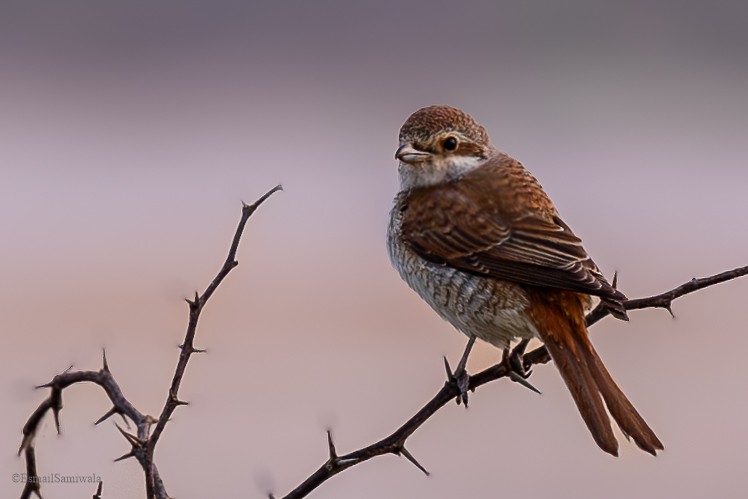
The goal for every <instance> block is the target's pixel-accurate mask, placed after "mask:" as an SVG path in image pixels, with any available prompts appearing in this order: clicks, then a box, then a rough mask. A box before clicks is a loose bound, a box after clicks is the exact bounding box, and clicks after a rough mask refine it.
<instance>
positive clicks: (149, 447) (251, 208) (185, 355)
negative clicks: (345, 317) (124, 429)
mask: <svg viewBox="0 0 748 499" xmlns="http://www.w3.org/2000/svg"><path fill="white" fill-rule="evenodd" d="M282 189H283V187H282V186H281V185H276V186H275V187H273V188H272V189H270V190H269V191H268V192H266V193H265V194H264V195H263V196H262V197H261V198H260V199H258V200H257V201H255V202H254V203H252V204H246V203H244V204H243V205H242V217H241V219H240V220H239V225H238V226H237V227H236V232H235V233H234V239H233V240H232V241H231V247H230V248H229V254H228V255H227V256H226V260H225V261H224V262H223V265H222V266H221V269H220V270H219V271H218V274H217V275H216V277H215V278H214V279H213V281H211V283H210V284H209V285H208V287H207V288H206V289H205V291H204V292H203V294H202V295H198V294H197V293H195V297H194V298H193V299H192V300H187V303H188V304H189V307H190V320H189V323H188V324H187V333H186V334H185V338H184V342H183V343H182V345H181V347H180V349H181V352H180V354H179V361H178V362H177V367H176V370H175V371H174V377H173V378H172V381H171V387H170V388H169V394H168V396H167V397H166V403H165V404H164V408H163V409H162V410H161V415H160V416H159V418H158V422H157V423H156V427H155V428H154V430H153V434H152V435H151V437H150V438H149V439H148V441H147V442H146V444H145V449H146V450H145V454H146V462H148V463H153V453H154V451H155V450H156V444H157V443H158V440H159V438H160V437H161V434H162V433H163V431H164V428H165V427H166V423H168V422H169V418H171V415H172V413H173V412H174V410H175V409H176V408H177V407H179V406H180V405H186V404H187V402H184V401H182V400H179V396H178V395H179V386H180V385H181V384H182V377H183V376H184V370H185V369H186V368H187V362H189V360H190V357H191V356H192V354H193V353H198V352H200V350H198V349H196V348H195V347H194V340H195V332H196V331H197V322H198V320H199V319H200V313H201V312H202V310H203V307H204V306H205V304H206V303H207V302H208V300H209V299H210V297H211V296H213V293H214V292H215V290H216V289H217V288H218V286H219V285H220V284H221V282H223V280H224V279H225V278H226V276H227V275H229V272H231V270H233V268H234V267H236V266H237V265H239V262H238V261H237V260H236V251H237V249H238V248H239V241H240V240H241V238H242V234H243V233H244V226H245V225H246V224H247V220H249V217H251V216H252V214H253V213H254V212H255V210H257V208H258V207H259V206H260V205H261V204H262V203H263V202H265V200H266V199H267V198H269V197H270V196H271V195H273V194H274V193H275V192H277V191H280V190H282ZM156 479H157V476H156V475H155V474H153V473H151V471H150V469H146V489H147V492H148V497H149V498H150V497H153V491H155V490H156V485H157V484H156V483H155V481H156Z"/></svg>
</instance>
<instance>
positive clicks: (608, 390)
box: [533, 292, 663, 456]
mask: <svg viewBox="0 0 748 499" xmlns="http://www.w3.org/2000/svg"><path fill="white" fill-rule="evenodd" d="M544 298H546V299H545V300H535V303H534V305H533V312H534V313H533V318H534V319H535V322H536V324H537V325H538V332H539V334H540V336H541V339H542V340H543V342H544V343H545V346H546V348H547V349H548V352H549V353H550V355H551V358H552V359H553V361H554V363H555V364H556V366H557V367H558V370H559V372H560V373H561V377H562V378H563V379H564V382H565V383H566V386H567V387H568V388H569V391H570V392H571V395H572V397H573V398H574V402H575V403H576V404H577V408H578V409H579V412H580V413H581V415H582V419H584V422H585V423H586V424H587V427H588V428H589V429H590V432H591V433H592V437H593V438H594V439H595V442H597V445H599V446H600V448H601V449H603V450H604V451H605V452H608V453H610V454H613V455H614V456H617V455H618V441H617V440H616V438H615V436H614V435H613V430H612V429H611V425H610V418H609V417H608V414H607V413H606V411H605V407H604V406H603V401H604V402H605V406H607V408H608V411H610V414H611V415H612V416H613V419H615V421H616V423H618V426H619V427H620V428H621V431H622V432H623V433H624V435H626V437H630V438H633V440H634V442H635V443H636V445H638V446H639V448H641V449H642V450H645V451H647V452H649V453H650V454H652V455H656V453H657V451H658V450H662V449H663V445H662V442H660V440H659V439H658V438H657V435H655V434H654V432H653V431H652V429H651V428H650V427H649V425H647V423H646V421H644V419H643V418H642V417H641V416H640V415H639V413H638V412H637V410H636V409H635V408H634V406H633V405H632V404H631V402H629V400H628V399H627V398H626V395H624V393H623V392H622V391H621V389H620V388H618V385H616V383H615V381H613V378H612V377H611V375H610V373H609V372H608V370H607V369H606V368H605V365H603V362H602V360H600V357H599V356H598V355H597V352H596V351H595V349H594V348H593V346H592V343H590V340H589V337H588V336H587V330H586V328H585V326H584V314H583V308H582V307H581V305H580V302H579V300H578V299H577V297H576V296H574V295H573V294H571V293H566V292H563V295H556V296H554V297H553V298H552V299H550V300H548V299H547V298H548V297H547V296H545V297H544ZM577 309H578V310H577Z"/></svg>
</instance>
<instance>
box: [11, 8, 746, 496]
mask: <svg viewBox="0 0 748 499" xmlns="http://www.w3.org/2000/svg"><path fill="white" fill-rule="evenodd" d="M746 5H747V4H746V3H745V2H718V3H714V4H709V5H708V6H707V5H703V6H702V4H700V3H698V2H670V3H653V4H644V3H641V4H639V5H638V6H619V7H615V6H613V5H608V4H606V5H601V4H599V3H597V2H585V1H574V2H564V4H563V6H561V5H560V4H559V5H557V3H556V2H521V3H520V2H502V3H498V2H490V1H484V2H460V3H454V2H420V3H419V2H405V3H401V2H391V1H381V2H377V3H376V4H374V3H370V4H367V5H357V6H353V5H351V4H350V3H349V2H342V1H339V2H333V1H325V2H300V1H292V2H282V3H281V2H239V1H236V2H195V1H182V2H167V1H161V2H157V3H155V4H154V3H153V2H127V5H125V3H124V2H123V3H120V4H114V3H107V4H105V5H102V4H101V3H100V2H84V1H73V2H48V5H45V4H44V3H40V2H33V3H30V2H24V3H21V2H18V3H13V4H11V3H5V4H4V5H3V6H2V7H0V60H1V61H2V64H0V82H1V83H0V85H1V88H2V92H0V109H2V115H0V168H1V174H0V224H1V225H2V227H3V234H4V235H3V239H2V256H3V258H2V262H3V263H2V265H1V266H0V276H1V278H2V287H0V329H2V338H3V346H2V349H1V350H0V352H2V353H0V379H1V380H2V382H1V384H0V407H1V409H0V469H2V474H1V476H0V496H2V497H16V496H17V495H18V494H19V492H20V490H21V487H20V486H19V485H18V484H14V483H13V482H12V480H11V476H12V473H14V472H21V471H22V470H23V461H22V459H20V458H17V457H16V456H15V451H16V449H17V448H18V445H19V443H20V441H21V428H22V426H23V424H24V422H25V420H26V418H27V417H28V415H29V414H30V413H31V412H32V411H33V410H34V409H35V408H36V406H37V404H38V403H39V402H40V401H41V400H42V397H43V396H44V393H42V392H38V391H34V390H33V389H32V387H33V385H35V384H39V383H43V382H46V381H49V380H50V379H51V378H52V376H54V375H55V374H56V373H59V372H61V371H62V370H64V369H65V368H67V367H68V366H69V365H70V364H71V363H72V364H73V365H74V366H75V368H77V369H97V368H99V366H100V355H101V347H102V346H105V347H106V348H107V353H108V357H109V361H110V365H111V368H112V370H113V372H114V374H115V375H116V377H117V379H118V381H119V383H120V385H121V386H122V388H123V390H124V391H125V393H126V395H127V396H128V397H129V398H130V400H131V401H132V402H133V403H134V404H136V406H138V407H139V408H140V409H141V410H142V411H144V412H148V413H150V414H154V415H155V414H158V412H159V411H160V409H161V406H162V404H163V402H164V399H165V396H166V390H167V387H168V384H169V381H170V378H171V375H172V373H173V369H174V366H175V363H176V359H177V354H178V352H177V349H176V345H177V344H179V343H180V341H181V338H182V337H183V334H184V328H185V325H186V316H187V309H186V306H185V304H184V302H183V301H182V299H183V298H184V297H186V296H189V295H191V294H192V293H193V291H194V290H195V289H200V290H202V289H204V287H205V285H206V284H207V283H208V281H209V280H210V279H211V278H212V277H213V275H214V273H215V271H216V270H217V269H218V267H219V265H220V263H221V261H222V259H223V258H224V256H225V252H226V249H227V247H228V243H229V240H230V237H231V234H232V231H233V230H234V227H235V224H236V222H237V220H238V218H239V209H240V201H241V200H245V201H253V200H254V199H255V198H256V197H258V196H259V195H260V194H262V193H263V192H264V191H266V190H267V189H269V188H270V187H272V186H273V185H275V184H276V183H278V182H282V183H283V185H284V187H285V189H286V190H285V191H284V192H282V193H279V194H276V195H275V196H274V197H273V198H272V199H271V200H269V201H268V202H267V204H266V205H264V206H263V207H262V208H261V209H260V211H259V212H258V213H257V214H256V215H255V217H254V218H253V219H252V220H251V221H250V224H249V227H248V230H247V233H246V236H245V239H244V241H243V243H242V246H241V248H240V251H239V261H240V266H239V267H238V268H237V269H236V270H235V271H234V273H232V275H231V276H230V277H229V279H228V280H227V281H226V282H225V284H224V285H223V286H222V287H221V289H219V291H218V293H217V294H216V295H215V297H214V298H213V301H211V302H210V304H209V306H208V308H207V309H206V310H205V313H204V316H203V319H202V322H201V325H200V326H201V327H200V329H199V332H198V338H197V346H198V347H204V348H208V350H209V353H208V354H207V355H204V356H200V357H197V358H195V359H194V360H193V361H192V362H191V364H190V366H189V368H188V372H187V375H186V377H185V380H184V384H183V389H182V396H183V398H185V399H187V400H189V401H190V402H191V405H190V406H189V407H188V408H181V409H179V410H178V411H177V412H176V415H175V417H174V420H173V422H172V423H171V424H170V425H169V426H168V427H167V431H166V433H165V435H164V438H163V439H162V441H161V444H160V446H159V448H158V451H157V460H158V464H159V466H160V470H161V473H162V476H163V478H164V480H165V482H166V484H167V488H168V491H169V492H170V493H171V494H172V495H174V496H176V497H180V498H193V497H194V498H198V497H219V496H221V497H263V496H264V494H266V493H267V492H268V491H273V492H274V493H275V494H276V495H277V496H278V497H280V496H282V495H283V494H285V493H286V492H288V491H289V490H290V489H291V488H292V487H294V486H296V485H297V484H298V483H300V482H301V481H302V480H303V479H304V478H305V477H306V476H307V475H308V474H310V473H311V472H312V471H314V470H315V469H316V468H317V467H318V466H319V465H320V464H321V463H322V462H323V461H324V459H325V457H326V444H325V436H324V430H325V428H327V427H331V428H332V429H333V431H334V434H335V441H336V443H337V445H338V449H339V451H340V452H341V453H345V452H348V451H351V450H353V449H355V448H358V447H360V446H362V445H365V444H368V443H370V442H373V441H374V440H376V439H378V438H380V437H382V436H384V435H386V434H388V433H389V432H391V431H392V430H394V429H395V428H396V427H397V426H399V425H400V424H401V423H402V422H403V421H405V420H406V419H407V418H408V417H410V415H411V414H413V413H414V412H415V411H416V410H417V409H418V408H419V407H420V406H421V405H422V404H423V403H424V402H425V401H426V400H428V399H429V398H430V397H431V396H432V395H433V394H434V393H435V392H436V390H438V389H439V387H440V386H441V385H442V383H443V382H444V374H443V367H442V361H441V356H442V355H444V354H446V355H448V356H449V358H450V359H454V360H455V361H456V359H457V357H458V356H459V354H460V353H461V351H462V348H463V346H464V342H465V339H464V338H463V337H462V336H461V335H458V334H456V333H455V332H454V331H453V330H451V328H450V326H449V325H448V324H446V323H444V322H442V321H441V320H440V319H439V318H438V317H437V316H436V315H435V314H434V313H433V312H431V311H430V310H429V309H428V308H427V306H426V305H425V304H423V303H422V302H420V300H419V299H418V298H417V297H416V296H415V294H413V293H412V292H410V291H409V290H408V289H407V287H406V286H405V285H404V284H403V283H401V282H400V280H399V278H398V277H397V276H396V274H395V272H394V271H392V270H391V269H390V266H389V263H388V261H387V257H386V252H385V246H384V231H385V226H386V221H387V216H388V211H389V208H390V205H391V199H392V197H393V195H394V194H395V192H396V189H397V179H396V165H395V161H394V159H393V153H394V150H395V147H396V139H397V130H398V128H399V126H400V125H401V123H402V122H403V121H404V120H405V118H406V117H407V116H408V115H409V114H410V113H411V112H412V111H413V110H415V109H417V108H419V107H421V106H424V105H429V104H433V103H449V104H452V105H456V106H459V107H462V108H464V109H465V110H467V111H469V112H471V113H472V114H474V116H475V117H476V118H477V119H478V120H480V121H481V122H482V123H483V124H485V125H486V127H487V128H488V130H489V132H490V134H491V136H492V139H493V142H494V143H495V144H496V145H497V146H498V147H500V148H502V149H504V150H506V151H507V152H509V153H510V154H512V155H514V156H515V157H517V158H519V159H521V160H522V161H523V162H524V163H525V165H527V166H528V167H529V168H530V169H531V170H532V171H533V172H534V173H535V174H536V175H537V176H538V177H539V179H540V180H541V182H542V183H543V185H544V186H545V188H546V190H547V191H548V192H549V193H550V194H551V196H552V197H553V198H554V200H555V202H556V204H557V206H558V207H559V210H560V211H561V213H562V215H563V216H564V218H565V220H566V221H567V222H568V223H569V224H570V225H571V226H572V227H573V228H574V230H575V231H576V232H577V233H578V234H580V235H581V237H582V238H583V239H584V240H585V245H586V247H587V249H588V250H589V251H590V253H591V254H592V255H594V257H595V260H596V261H597V262H598V264H599V265H600V266H601V267H602V268H603V269H604V271H605V272H607V273H608V274H612V272H613V271H614V270H618V271H619V272H620V286H621V288H622V289H623V290H624V291H625V292H626V293H627V294H628V295H629V296H630V297H638V296H644V295H647V294H654V293H658V292H661V291H665V290H667V289H670V288H671V287H673V286H675V285H677V284H680V283H682V282H684V281H685V280H687V279H690V278H691V277H694V276H704V275H708V274H712V273H716V272H719V271H722V270H726V269H729V268H733V267H736V266H740V265H746V264H748V231H747V230H746V226H747V225H746V213H747V212H748V197H747V196H746V186H748V168H746V159H745V158H746V153H745V146H746V134H747V132H748V64H747V63H746V52H745V48H746V46H748V7H747V6H746ZM747 293H748V281H747V280H739V281H733V282H730V283H727V284H723V285H721V286H719V287H717V288H713V289H709V290H705V291H702V292H700V293H698V294H697V295H693V296H689V297H686V298H683V299H681V300H679V301H678V302H677V303H676V305H675V313H676V316H677V318H676V319H675V320H672V319H671V318H670V317H669V315H668V314H667V313H666V312H664V311H642V312H636V313H633V314H632V320H631V322H630V323H628V324H625V323H622V322H614V321H611V320H607V321H605V322H604V323H602V324H600V325H599V326H596V327H595V328H594V330H593V333H594V334H593V336H594V338H593V341H594V342H595V344H596V346H597V348H598V350H599V352H600V354H601V356H602V357H603V359H604V360H605V361H606V363H607V365H608V366H609V368H610V370H611V371H612V373H613V374H614V376H615V378H616V379H617V380H618V382H619V383H620V385H621V386H622V388H623V389H624V391H626V393H627V394H628V395H629V396H630V398H631V399H632V401H633V402H634V403H635V405H636V406H637V407H638V408H639V410H640V412H641V413H642V414H643V415H644V416H645V417H646V419H647V420H648V421H649V422H650V424H651V425H652V427H653V428H654V429H655V430H656V431H657V433H658V435H659V436H660V438H661V439H662V440H663V442H664V443H665V446H666V450H665V452H664V453H662V454H661V455H660V456H658V457H657V458H652V457H650V456H648V455H646V454H644V453H642V452H639V451H638V450H637V449H635V448H634V446H633V444H628V443H626V442H625V441H624V442H623V443H622V452H621V457H620V458H618V459H614V458H611V457H610V456H607V455H605V454H604V453H602V452H601V451H599V450H598V449H597V447H596V446H595V445H594V443H593V441H592V439H591V438H590V436H589V434H588V432H587V430H586V428H585V427H584V425H583V423H582V421H581V419H580V417H579V416H578V414H577V412H576V409H575V408H574V406H573V403H572V401H571V398H570V397H569V395H568V394H567V392H566V390H565V387H564V386H563V384H562V382H561V380H560V377H559V376H558V374H557V373H556V371H555V369H554V368H552V367H551V366H544V367H540V368H538V369H537V370H536V372H535V374H534V375H533V383H534V384H535V385H536V386H537V387H539V388H540V389H541V390H542V391H543V395H542V396H537V395H534V394H532V393H530V392H529V391H527V390H525V389H523V388H521V387H519V386H517V385H514V384H512V383H509V382H505V381H502V382H497V383H493V384H491V385H489V386H487V387H485V388H482V389H481V390H479V391H478V392H477V393H476V394H475V395H474V396H473V397H472V399H471V407H470V409H469V410H468V411H465V410H464V409H462V408H457V407H456V406H454V405H450V406H448V407H447V408H445V409H444V410H442V411H441V412H439V413H438V414H437V415H436V416H435V417H434V418H432V419H431V420H430V421H429V422H427V423H426V424H425V425H424V426H423V427H422V428H421V429H420V430H419V431H418V432H417V433H416V434H415V435H414V436H413V437H412V438H411V439H410V441H409V449H410V450H411V451H412V452H413V454H414V455H415V456H416V457H418V458H419V459H420V461H421V462H422V464H423V465H424V466H426V467H427V468H428V469H429V470H430V471H431V472H432V476H431V477H429V478H425V477H424V476H423V475H422V474H421V473H420V472H418V471H417V470H416V469H415V468H414V467H413V466H411V465H410V464H409V463H408V462H407V461H405V460H404V459H401V458H398V457H394V456H387V457H381V458H377V459H375V460H374V461H370V462H368V463H366V464H363V465H360V466H357V467H356V468H354V469H352V470H349V471H347V472H345V473H344V474H342V475H340V476H338V477H336V478H334V479H333V480H332V481H330V482H328V483H327V484H325V485H323V486H322V487H321V488H320V489H318V491H317V492H316V493H315V494H313V496H312V497H326V498H350V497H357V498H380V497H391V498H411V497H432V498H452V497H517V496H520V497H524V498H531V497H558V498H563V497H570V498H571V497H573V498H599V497H606V498H630V497H673V498H676V497H677V498H680V499H683V498H702V497H746V496H748V485H747V482H746V477H745V470H746V457H745V456H746V454H745V448H746V446H748V427H747V426H746V421H748V399H747V389H746V381H747V380H748V367H746V362H745V356H746V354H745V352H746V348H748V336H747V335H746V329H745V309H746V304H745V298H746V294H747ZM498 356H499V353H498V352H497V351H496V350H494V349H492V348H490V347H487V346H485V345H481V346H479V348H478V349H477V351H476V352H475V353H474V355H473V357H472V359H471V362H470V368H471V369H472V370H473V371H475V370H478V369H481V368H483V367H486V366H488V365H490V364H491V363H493V362H495V361H496V360H497V359H498ZM64 403H65V409H64V410H63V412H62V424H63V435H62V437H59V438H58V437H57V436H55V432H54V425H53V423H52V420H51V418H48V419H47V420H46V422H45V424H44V430H43V431H42V433H41V435H40V436H39V438H38V440H37V449H38V455H39V458H38V461H39V469H40V471H42V472H57V473H63V474H90V473H96V474H97V475H99V476H101V477H102V478H103V480H104V497H106V499H117V498H132V497H143V493H144V488H143V479H142V472H141V470H140V468H139V467H138V465H137V464H136V463H135V462H133V461H127V462H124V463H118V464H114V463H112V460H113V459H114V458H115V457H117V456H120V455H121V454H123V453H125V452H126V451H127V450H128V449H127V446H126V443H125V441H124V439H123V438H122V437H121V436H120V435H119V434H118V433H117V431H116V430H115V429H114V427H113V425H112V423H111V422H107V423H105V424H102V425H100V426H99V427H93V425H92V422H93V421H95V420H96V419H97V418H98V417H99V416H100V415H101V414H103V413H104V412H105V411H106V410H107V409H108V404H107V400H106V398H105V397H104V395H103V394H102V393H101V392H100V391H99V390H97V389H96V388H95V387H90V386H78V387H74V388H72V389H70V390H67V391H66V392H65V394H64ZM43 494H44V497H45V498H49V499H51V498H68V497H70V498H79V497H90V495H92V494H93V488H92V487H90V486H88V485H82V486H75V485H48V486H45V487H44V489H43Z"/></svg>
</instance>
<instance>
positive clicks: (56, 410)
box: [52, 407, 62, 435]
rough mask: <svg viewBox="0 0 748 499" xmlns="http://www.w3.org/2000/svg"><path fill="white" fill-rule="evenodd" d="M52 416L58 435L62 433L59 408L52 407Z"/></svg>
mask: <svg viewBox="0 0 748 499" xmlns="http://www.w3.org/2000/svg"><path fill="white" fill-rule="evenodd" d="M52 415H53V416H54V418H55V428H56V429H57V434H58V435H60V434H61V433H62V431H61V430H60V408H59V407H53V408H52Z"/></svg>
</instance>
